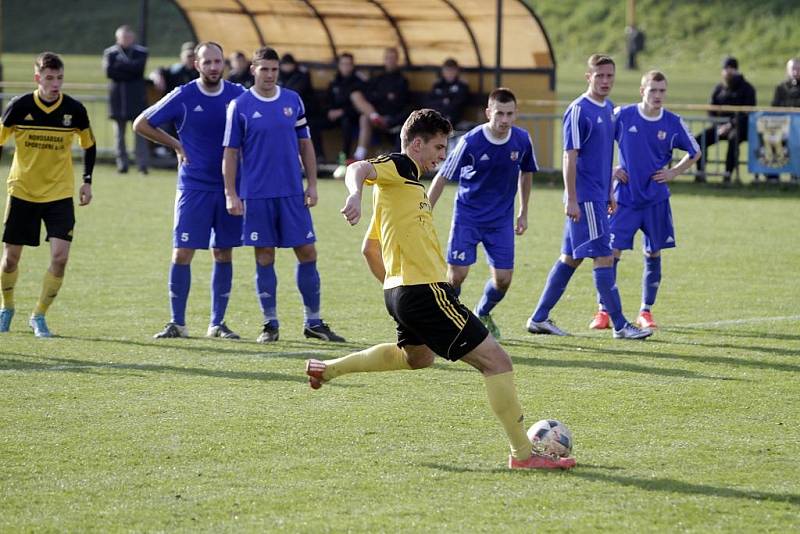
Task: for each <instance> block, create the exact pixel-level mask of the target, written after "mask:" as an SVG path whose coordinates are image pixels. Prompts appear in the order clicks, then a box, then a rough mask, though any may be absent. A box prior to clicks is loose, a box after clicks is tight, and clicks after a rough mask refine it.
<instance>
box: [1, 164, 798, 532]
mask: <svg viewBox="0 0 800 534" xmlns="http://www.w3.org/2000/svg"><path fill="white" fill-rule="evenodd" d="M5 172H6V168H2V169H0V174H4V173H5ZM95 183H96V185H95V201H94V202H93V204H92V205H91V206H89V207H86V208H79V209H78V210H77V211H78V226H77V229H76V237H75V242H74V247H73V254H72V258H71V263H70V266H69V268H68V274H67V279H66V281H65V284H64V286H63V289H62V291H61V293H60V295H59V296H58V299H57V300H56V302H55V304H54V305H53V308H52V309H51V313H50V314H49V316H48V317H49V322H50V326H51V328H52V330H53V331H54V332H55V333H57V334H58V336H59V337H57V338H55V339H51V340H36V339H34V338H33V337H32V335H31V333H30V332H29V331H28V330H27V328H26V326H25V319H26V316H27V314H28V312H29V310H30V309H31V307H32V306H33V304H34V301H35V298H36V295H37V294H38V291H39V284H40V280H41V277H42V275H43V272H44V269H45V268H46V264H47V250H46V249H45V248H44V247H40V248H39V249H33V248H28V249H26V250H25V253H24V254H23V258H22V264H21V267H20V268H21V275H20V279H19V283H18V288H17V309H18V313H17V317H16V318H15V322H14V324H13V325H12V331H11V332H10V333H8V334H3V335H2V337H0V391H2V395H0V510H2V513H0V531H2V532H42V531H68V532H122V531H126V532H127V531H131V532H133V531H136V532H142V531H164V532H167V531H168V532H176V531H178V532H180V531H183V532H189V531H191V532H195V531H206V532H221V531H252V532H264V531H284V532H320V531H333V532H342V531H362V532H376V531H381V532H392V531H415V532H443V531H450V532H479V531H484V532H500V531H517V532H531V531H539V530H553V529H558V530H576V531H590V530H594V531H598V530H603V531H611V530H613V531H622V530H626V531H633V532H641V531H647V532H653V531H694V532H699V531H703V532H706V531H731V532H733V531H739V532H741V531H760V532H786V531H789V530H792V529H796V528H797V525H798V524H800V477H798V472H799V471H798V468H797V457H798V455H800V430H798V427H797V418H798V413H800V401H799V400H798V399H800V383H798V381H797V375H798V371H800V364H798V358H799V357H800V328H799V327H800V308H798V302H800V289H798V284H797V274H798V265H800V248H799V247H798V243H799V242H798V238H797V235H796V231H795V230H796V229H795V228H794V222H793V221H796V220H797V217H796V213H797V207H798V198H799V197H800V195H798V193H797V191H791V190H788V191H777V190H759V189H756V188H747V189H735V190H724V189H720V188H716V187H713V186H706V187H692V186H691V185H690V184H677V186H676V188H675V189H676V194H675V195H674V196H673V211H674V215H675V221H676V225H677V231H678V243H679V248H677V249H675V250H670V251H667V252H666V253H665V260H664V273H665V275H664V281H663V284H662V289H661V292H660V295H659V300H658V303H657V306H656V308H655V316H656V318H657V320H658V321H659V322H660V323H661V325H662V328H661V329H660V330H659V331H658V333H657V334H656V335H654V336H653V337H652V338H651V339H650V340H647V341H645V342H626V341H614V340H612V339H611V336H610V333H608V332H594V331H588V330H587V329H586V325H587V324H588V321H589V319H590V317H591V314H592V312H593V311H594V306H595V303H594V295H593V290H592V282H591V273H590V268H589V267H588V266H583V267H582V268H581V269H580V271H579V272H578V273H577V274H576V276H575V277H574V279H573V281H572V283H571V285H570V287H569V289H568V291H567V293H566V294H565V297H564V298H563V299H562V301H561V302H560V303H559V305H558V306H557V308H556V309H555V310H554V313H553V317H554V318H555V319H556V320H557V321H558V323H559V324H560V325H561V326H563V327H564V328H566V329H568V330H570V331H572V332H573V333H574V334H575V335H574V336H573V337H568V338H552V337H534V336H531V335H529V334H527V333H526V332H525V329H524V327H523V325H524V322H525V320H526V318H527V316H528V315H529V314H530V312H531V310H532V308H533V306H534V305H535V302H536V300H537V298H538V295H539V292H540V291H541V288H542V286H543V284H544V280H545V277H546V275H547V272H548V270H549V268H550V266H551V265H552V262H553V260H554V259H555V257H556V254H557V251H558V247H559V243H560V235H561V225H562V220H563V218H562V215H561V206H560V195H561V191H560V189H559V188H554V187H550V186H542V185H535V187H534V193H533V200H532V212H531V221H530V222H531V229H530V231H529V232H528V233H527V234H526V235H525V236H523V237H521V238H520V239H519V240H518V243H517V270H516V278H515V280H514V283H513V285H512V288H511V291H510V293H509V295H508V297H507V298H506V300H505V301H503V302H502V303H501V304H500V306H499V307H498V308H497V310H496V313H495V317H496V320H497V322H498V324H499V326H500V327H501V329H502V330H503V334H504V338H503V345H504V346H505V347H506V349H507V350H508V351H509V352H510V354H511V355H512V357H513V360H514V363H515V367H516V381H517V385H518V388H519V391H520V397H521V401H522V403H523V405H524V406H525V409H526V415H527V419H528V422H529V423H533V422H534V421H536V420H537V419H539V418H543V417H555V418H559V419H561V420H562V421H564V422H565V423H566V424H567V425H569V426H570V427H571V428H572V430H573V432H574V435H575V440H576V447H575V451H574V452H575V455H576V457H577V459H578V467H577V468H576V469H575V470H573V471H572V472H568V473H543V472H526V473H520V472H508V471H507V470H506V469H505V468H504V463H505V461H506V455H507V449H506V444H505V440H504V436H503V433H502V430H501V428H500V426H499V424H497V423H496V421H495V420H494V418H493V416H492V415H491V412H490V410H489V408H488V405H487V403H486V399H485V393H484V387H483V383H482V380H481V378H480V376H479V375H478V374H477V373H476V372H475V371H472V370H471V369H469V368H467V366H466V365H464V364H459V363H454V364H450V363H446V362H444V361H440V362H438V363H437V364H436V366H435V367H434V368H433V369H428V370H424V371H418V372H404V373H394V374H373V375H351V376H348V377H343V378H340V379H338V380H336V381H335V382H333V383H331V384H330V385H328V386H326V387H324V388H323V389H322V390H320V391H312V390H310V389H309V388H308V386H307V385H306V382H305V380H304V376H303V361H304V360H305V359H306V358H308V357H322V358H328V357H335V356H338V355H341V354H343V353H344V352H346V351H350V350H356V349H360V348H363V347H366V346H369V345H371V344H375V343H378V342H385V341H390V340H392V339H393V336H394V328H393V323H392V321H391V320H390V319H389V317H388V315H387V313H386V312H385V310H384V307H383V302H382V295H381V290H380V288H379V286H378V284H377V283H376V282H375V281H374V280H372V279H371V277H370V276H369V274H368V273H367V269H366V266H365V265H364V264H363V262H362V260H361V258H360V255H359V253H358V249H359V244H360V240H361V236H362V234H363V232H364V230H365V225H364V223H362V224H360V225H359V226H358V227H356V228H355V229H353V228H350V227H349V226H348V225H347V224H346V223H345V222H344V221H343V220H342V219H341V216H340V215H339V214H338V208H339V207H340V204H341V203H342V201H343V199H344V189H343V185H342V184H341V183H339V182H333V181H328V180H325V181H323V182H321V184H320V196H321V199H322V200H321V203H320V205H319V206H318V207H317V208H315V209H314V216H315V221H316V228H317V232H318V235H319V244H318V247H319V253H320V260H319V267H320V271H321V275H322V282H323V311H324V317H325V318H326V320H327V321H328V322H329V323H330V324H331V325H332V326H333V327H334V328H335V329H336V330H337V331H338V332H339V333H341V334H343V335H344V336H346V337H347V339H348V343H347V344H345V345H344V346H342V345H331V344H325V343H322V342H315V341H308V340H305V339H304V338H303V337H302V335H301V322H302V311H301V305H300V301H299V296H298V294H297V291H296V290H295V287H294V276H293V264H294V261H293V257H292V254H291V252H289V251H281V253H280V254H279V257H278V260H277V265H278V277H279V294H278V302H279V312H280V318H281V324H282V331H281V341H280V342H278V343H276V344H274V345H270V346H264V345H258V344H256V343H255V342H254V339H255V337H256V335H257V334H258V331H259V327H260V320H259V315H260V313H259V310H258V305H257V299H256V297H255V295H254V290H253V274H254V267H253V261H252V256H251V252H250V251H249V250H241V251H238V252H237V253H236V255H235V260H234V261H235V282H234V284H235V286H234V293H233V296H232V299H231V304H230V308H229V313H228V317H227V320H228V324H230V325H231V326H232V327H233V328H234V329H235V330H237V331H239V332H240V333H242V334H243V335H244V337H245V338H246V339H245V340H243V341H240V342H226V341H221V340H206V339H203V338H202V337H201V335H202V334H203V333H204V331H205V327H206V324H207V316H208V309H209V303H208V300H209V299H208V287H209V266H210V260H209V255H208V254H207V253H202V252H201V253H199V254H198V255H197V257H196V259H195V263H194V264H193V274H194V278H193V288H192V294H191V299H190V303H189V314H188V317H187V319H188V325H189V328H190V331H191V333H192V334H193V335H194V336H195V337H193V338H191V339H188V340H171V341H159V342H156V341H154V340H153V339H151V336H152V334H153V333H155V332H156V331H158V330H159V329H160V327H161V326H162V325H163V323H164V322H166V320H167V319H168V307H167V306H168V303H167V294H166V293H167V292H166V283H167V268H168V265H169V254H170V246H171V235H170V234H171V218H172V203H173V195H174V176H173V175H172V174H171V173H167V172H154V173H153V174H151V176H149V177H147V178H133V177H131V178H122V177H118V176H116V175H115V174H113V173H111V172H109V171H108V169H107V168H101V169H100V170H98V172H97V173H96V180H95ZM452 194H453V188H448V189H447V190H446V192H445V197H444V198H443V200H442V202H441V203H440V205H439V206H438V207H437V211H436V218H437V225H438V229H439V237H440V239H441V240H442V242H443V243H444V240H445V239H446V235H447V228H448V226H449V218H450V214H451V209H450V200H451V199H452ZM364 205H365V208H366V207H367V206H368V205H369V202H368V201H365V202H364ZM0 207H2V206H0ZM619 273H620V274H619V280H618V284H619V286H620V290H621V292H622V298H623V304H624V307H625V310H626V312H627V314H628V316H629V317H632V316H634V315H635V312H636V308H637V305H638V302H639V291H640V290H639V288H640V281H639V280H640V275H641V260H640V257H639V254H638V253H633V252H628V253H627V254H626V256H625V257H624V260H623V262H622V263H621V264H620V270H619ZM486 276H487V269H486V266H485V264H484V262H483V260H482V259H480V260H479V263H478V264H477V265H476V266H475V267H474V269H473V271H472V274H471V275H470V278H469V279H468V280H467V283H466V286H465V289H464V292H463V299H464V301H465V302H466V303H467V304H468V305H470V306H471V305H473V304H474V303H475V301H476V300H477V298H478V295H479V292H480V290H481V288H482V287H483V284H484V280H485V277H486Z"/></svg>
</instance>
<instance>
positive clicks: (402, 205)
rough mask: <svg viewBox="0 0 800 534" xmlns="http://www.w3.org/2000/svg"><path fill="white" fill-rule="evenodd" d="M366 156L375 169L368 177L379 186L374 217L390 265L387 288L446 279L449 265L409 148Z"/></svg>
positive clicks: (387, 273)
mask: <svg viewBox="0 0 800 534" xmlns="http://www.w3.org/2000/svg"><path fill="white" fill-rule="evenodd" d="M368 161H369V162H370V163H371V164H372V166H373V167H374V168H375V173H376V174H377V176H376V177H375V178H372V179H368V180H367V181H366V182H365V183H366V184H367V185H375V186H376V187H377V195H376V196H373V206H374V215H373V221H374V225H375V228H380V242H381V253H382V254H383V264H384V267H385V268H386V278H385V279H384V281H383V288H384V289H391V288H393V287H398V286H411V285H417V284H431V283H437V282H446V281H447V265H446V264H445V261H444V256H443V254H442V248H441V245H440V244H439V238H438V237H437V235H436V229H435V228H434V227H433V215H432V214H431V204H430V202H428V195H427V194H426V193H425V186H424V185H423V184H422V183H421V182H420V180H419V178H420V174H421V173H420V169H419V167H418V166H417V164H416V162H414V160H413V159H411V158H410V157H408V156H406V155H405V154H388V155H384V156H378V157H377V158H373V159H371V160H368ZM373 221H371V224H373ZM371 230H373V228H371ZM371 233H372V232H371Z"/></svg>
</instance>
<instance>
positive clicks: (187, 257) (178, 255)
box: [172, 248, 194, 265]
mask: <svg viewBox="0 0 800 534" xmlns="http://www.w3.org/2000/svg"><path fill="white" fill-rule="evenodd" d="M193 256H194V250H192V249H190V248H176V249H173V250H172V263H174V264H175V265H189V264H190V263H191V262H192V257H193Z"/></svg>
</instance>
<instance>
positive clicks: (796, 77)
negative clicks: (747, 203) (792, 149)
mask: <svg viewBox="0 0 800 534" xmlns="http://www.w3.org/2000/svg"><path fill="white" fill-rule="evenodd" d="M772 105H773V106H774V107H780V108H800V58H792V59H790V60H789V61H788V62H787V63H786V79H785V80H784V81H782V82H781V83H779V84H778V86H777V87H775V94H774V96H773V97H772ZM767 180H773V181H778V180H780V175H778V174H770V175H767ZM798 180H800V176H795V175H792V181H794V182H796V181H798Z"/></svg>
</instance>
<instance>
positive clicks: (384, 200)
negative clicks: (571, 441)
mask: <svg viewBox="0 0 800 534" xmlns="http://www.w3.org/2000/svg"><path fill="white" fill-rule="evenodd" d="M451 131H452V126H451V125H450V122H448V121H447V119H445V118H444V117H443V116H442V115H441V114H440V113H439V112H438V111H434V110H432V109H422V110H418V111H414V112H413V113H411V115H410V116H409V117H408V119H407V120H406V122H405V124H404V125H403V128H402V131H401V134H400V135H401V140H402V153H400V154H396V153H395V154H389V155H384V156H379V157H377V158H374V159H371V160H368V161H360V162H357V163H354V164H352V165H350V166H349V167H348V168H347V174H346V176H345V183H346V185H347V189H348V191H349V192H350V195H349V196H348V197H347V201H346V202H345V205H344V208H342V210H341V211H342V214H343V215H344V217H345V218H346V219H347V221H348V222H349V223H350V224H353V225H354V224H356V223H358V221H359V219H360V218H361V195H362V191H363V187H364V183H368V184H374V185H375V186H376V188H377V189H378V193H377V198H376V199H374V204H375V210H376V211H375V222H377V223H380V224H378V225H376V226H374V227H379V228H380V234H379V235H380V237H379V241H380V244H381V249H382V255H383V263H384V268H385V271H386V275H385V279H384V284H383V287H384V299H385V301H386V309H387V310H388V311H389V314H390V315H391V316H392V317H393V318H394V320H395V321H396V322H397V343H384V344H381V345H376V346H374V347H371V348H368V349H366V350H363V351H360V352H355V353H352V354H349V355H347V356H344V357H342V358H338V359H335V360H326V361H321V360H313V359H312V360H308V361H307V362H306V374H307V375H308V380H309V385H310V386H311V387H312V388H314V389H319V388H320V387H322V385H323V384H324V383H326V382H327V381H329V380H332V379H334V378H336V377H339V376H342V375H344V374H347V373H357V372H370V371H399V370H411V369H422V368H425V367H428V366H430V365H431V364H433V360H434V356H435V355H436V354H438V355H439V356H441V357H443V358H446V359H448V360H451V361H456V360H461V361H463V362H465V363H467V364H469V365H471V366H473V367H475V368H476V369H478V371H480V372H481V373H482V374H483V377H484V380H485V383H486V390H487V394H488V396H489V405H490V406H491V409H492V411H493V412H494V413H495V415H496V416H497V418H498V419H499V420H500V422H501V424H502V425H503V428H504V429H505V431H506V434H507V436H508V439H509V442H510V444H511V456H510V457H509V462H508V465H509V467H510V468H512V469H569V468H571V467H574V466H575V460H574V459H573V458H555V457H551V456H547V455H540V454H534V453H533V452H532V450H531V442H530V441H529V440H528V437H527V435H526V433H525V424H524V418H523V415H522V407H521V406H520V404H519V400H518V398H517V391H516V387H515V386H514V372H513V366H512V364H511V359H510V358H509V357H508V354H506V352H505V351H504V350H503V349H502V347H500V345H498V344H497V341H495V339H494V338H493V337H492V336H491V334H489V332H488V331H487V330H486V328H485V327H484V326H483V325H482V324H481V322H480V321H479V320H478V318H477V317H475V316H474V315H473V314H472V313H470V311H469V310H468V309H467V308H466V307H465V306H464V305H463V304H461V303H460V302H459V301H458V297H457V296H456V294H455V292H453V289H452V287H451V286H450V284H448V283H447V281H446V280H447V277H446V273H445V262H444V257H443V256H442V251H441V247H440V245H439V239H438V237H437V236H436V230H435V229H434V226H433V217H432V213H431V206H430V203H429V202H428V198H427V195H426V194H425V187H424V186H423V185H422V184H421V183H420V176H421V175H422V174H423V173H424V172H429V171H433V170H434V169H435V168H436V167H437V166H438V165H439V163H441V162H442V160H444V156H445V150H446V148H447V136H448V135H449V134H450V132H451Z"/></svg>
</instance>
